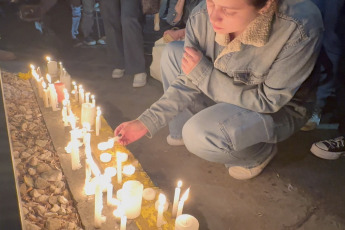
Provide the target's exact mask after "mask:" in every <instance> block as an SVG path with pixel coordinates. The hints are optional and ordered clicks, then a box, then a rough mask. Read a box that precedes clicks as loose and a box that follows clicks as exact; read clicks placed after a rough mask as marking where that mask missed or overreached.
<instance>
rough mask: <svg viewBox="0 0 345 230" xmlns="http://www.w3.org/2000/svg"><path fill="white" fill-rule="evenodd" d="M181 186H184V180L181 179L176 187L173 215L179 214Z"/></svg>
mask: <svg viewBox="0 0 345 230" xmlns="http://www.w3.org/2000/svg"><path fill="white" fill-rule="evenodd" d="M181 186H182V181H180V180H179V181H178V182H177V188H175V195H174V203H173V209H172V216H173V217H176V214H177V205H178V201H179V199H180V193H181Z"/></svg>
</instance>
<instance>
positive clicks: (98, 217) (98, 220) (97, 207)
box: [94, 179, 105, 228]
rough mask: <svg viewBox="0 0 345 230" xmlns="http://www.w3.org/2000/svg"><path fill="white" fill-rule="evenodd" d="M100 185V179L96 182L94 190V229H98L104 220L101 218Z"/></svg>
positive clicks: (101, 196) (101, 197) (101, 199)
mask: <svg viewBox="0 0 345 230" xmlns="http://www.w3.org/2000/svg"><path fill="white" fill-rule="evenodd" d="M102 190H103V188H102V183H101V179H99V180H98V183H97V185H96V189H95V216H94V218H95V219H94V221H95V222H94V225H95V227H96V228H100V227H101V225H102V223H103V222H104V220H105V217H102V209H103V192H102Z"/></svg>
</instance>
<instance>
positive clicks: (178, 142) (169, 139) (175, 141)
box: [167, 135, 184, 146]
mask: <svg viewBox="0 0 345 230" xmlns="http://www.w3.org/2000/svg"><path fill="white" fill-rule="evenodd" d="M167 142H168V144H169V145H172V146H181V145H184V142H183V139H182V138H181V139H175V138H172V137H171V136H170V135H168V136H167Z"/></svg>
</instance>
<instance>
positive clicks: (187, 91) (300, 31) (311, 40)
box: [138, 0, 323, 136]
mask: <svg viewBox="0 0 345 230" xmlns="http://www.w3.org/2000/svg"><path fill="white" fill-rule="evenodd" d="M272 17H273V18H272V19H271V20H270V25H269V26H268V27H265V28H268V29H269V30H267V31H268V34H267V35H268V36H266V40H265V37H260V36H259V37H257V35H260V34H261V32H262V31H261V30H262V27H261V25H260V23H257V22H254V26H253V24H251V25H249V26H248V27H251V28H250V29H249V31H248V30H247V29H246V30H245V31H244V32H243V33H245V34H246V35H247V36H246V37H242V39H239V41H235V42H234V43H233V44H231V45H230V47H224V46H222V45H220V44H218V43H217V42H216V34H215V32H214V30H213V28H212V25H211V23H210V21H209V17H208V13H207V9H206V3H205V2H202V3H201V4H199V6H197V7H196V8H195V9H194V11H193V13H192V14H191V15H190V18H189V20H188V22H187V26H186V38H185V46H189V47H194V48H196V49H198V50H200V51H201V52H202V53H203V57H202V59H201V60H200V62H199V63H198V64H197V66H196V67H195V68H194V69H193V70H192V71H191V72H190V73H189V74H188V75H184V74H181V75H180V76H178V77H177V79H176V80H175V81H174V82H173V83H172V84H171V86H170V87H169V88H168V90H167V91H166V92H165V93H164V95H163V96H162V97H161V98H160V99H159V100H158V101H157V102H155V103H154V104H153V105H152V106H151V107H150V108H149V109H147V110H146V111H145V112H144V113H143V114H141V115H140V116H139V118H138V120H140V121H141V122H142V123H143V124H144V125H145V126H146V127H147V129H148V130H149V136H152V135H153V134H154V133H155V132H157V131H158V130H159V129H160V128H162V127H164V126H166V125H167V123H168V122H169V121H170V120H171V119H173V117H174V116H176V115H177V114H178V113H179V112H181V111H183V110H184V109H185V108H187V107H189V106H191V105H192V104H193V101H194V100H195V99H196V98H197V97H198V96H199V95H200V94H205V95H206V96H208V97H209V98H210V99H212V100H213V101H214V102H215V103H221V102H223V103H229V104H233V105H237V106H239V107H242V108H245V109H248V110H251V111H255V112H258V113H275V112H277V111H279V110H280V109H281V108H282V107H283V106H290V107H292V108H294V110H296V111H297V112H299V113H300V115H301V114H302V115H304V116H305V114H306V111H305V108H304V107H303V105H304V103H305V102H306V101H311V97H310V95H309V93H307V91H310V89H309V88H308V85H304V84H303V83H305V82H308V81H306V80H307V79H308V77H309V76H311V73H312V71H313V69H314V66H315V63H316V60H317V57H318V54H319V50H320V48H321V40H322V32H323V23H322V17H321V14H320V12H319V10H318V9H317V7H316V6H315V5H314V4H313V3H311V2H310V1H309V0H284V1H280V2H278V3H277V8H276V9H275V13H274V14H273V15H272ZM248 27H247V28H248ZM240 36H241V35H240ZM308 80H309V79H308Z"/></svg>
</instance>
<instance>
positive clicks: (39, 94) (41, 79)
mask: <svg viewBox="0 0 345 230" xmlns="http://www.w3.org/2000/svg"><path fill="white" fill-rule="evenodd" d="M43 82H44V80H43V78H39V79H38V96H39V97H40V98H43V86H42V84H43ZM46 87H47V86H46Z"/></svg>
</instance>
